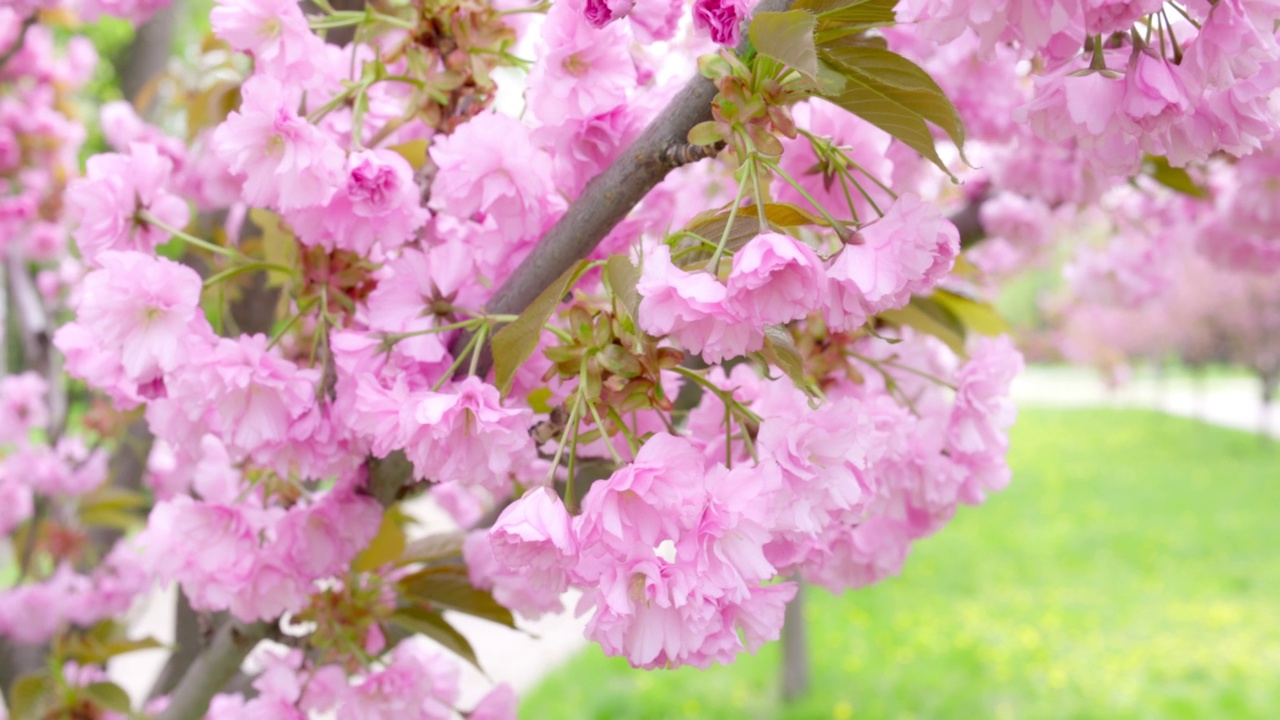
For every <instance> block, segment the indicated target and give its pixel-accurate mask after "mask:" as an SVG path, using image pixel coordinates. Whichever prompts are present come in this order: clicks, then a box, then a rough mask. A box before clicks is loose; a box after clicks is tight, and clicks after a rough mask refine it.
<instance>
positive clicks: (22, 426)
mask: <svg viewBox="0 0 1280 720" xmlns="http://www.w3.org/2000/svg"><path fill="white" fill-rule="evenodd" d="M48 392H49V384H48V383H47V382H45V380H44V378H42V377H40V375H39V374H37V373H34V372H31V371H27V372H24V373H21V374H19V375H6V376H4V377H3V378H0V444H3V443H22V442H25V441H26V439H27V434H28V433H29V432H30V431H31V430H32V428H42V427H44V426H45V424H46V423H48V422H49V406H48V403H47V402H46V401H45V395H46V394H47V393H48Z"/></svg>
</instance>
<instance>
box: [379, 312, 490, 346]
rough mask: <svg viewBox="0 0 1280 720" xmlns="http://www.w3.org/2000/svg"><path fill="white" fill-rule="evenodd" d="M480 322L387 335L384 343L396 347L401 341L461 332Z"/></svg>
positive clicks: (465, 321) (450, 324) (383, 338)
mask: <svg viewBox="0 0 1280 720" xmlns="http://www.w3.org/2000/svg"><path fill="white" fill-rule="evenodd" d="M480 322H481V320H480V319H479V318H472V319H470V320H463V321H461V322H456V323H449V324H448V325H440V326H438V327H430V328H427V329H426V330H413V331H411V332H402V333H387V334H386V335H383V336H382V341H383V342H386V343H391V344H393V345H394V344H395V343H398V342H400V341H401V340H407V339H409V338H412V337H421V336H423V335H434V334H435V333H442V332H449V331H450V330H460V329H462V328H469V327H472V326H473V325H476V324H478V323H480Z"/></svg>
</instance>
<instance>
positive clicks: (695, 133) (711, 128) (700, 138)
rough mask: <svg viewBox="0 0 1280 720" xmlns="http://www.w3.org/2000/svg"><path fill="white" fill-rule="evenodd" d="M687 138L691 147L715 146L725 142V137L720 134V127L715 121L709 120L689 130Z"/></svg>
mask: <svg viewBox="0 0 1280 720" xmlns="http://www.w3.org/2000/svg"><path fill="white" fill-rule="evenodd" d="M686 138H687V139H688V141H689V144H690V145H715V144H716V143H718V142H720V141H721V140H724V135H722V134H720V126H719V125H718V124H717V123H716V121H715V120H707V121H706V122H700V123H698V124H697V125H694V126H693V127H691V128H689V134H688V135H687V136H686Z"/></svg>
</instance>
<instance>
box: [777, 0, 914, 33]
mask: <svg viewBox="0 0 1280 720" xmlns="http://www.w3.org/2000/svg"><path fill="white" fill-rule="evenodd" d="M801 3H804V4H805V5H809V4H813V5H821V6H823V9H817V8H814V9H813V12H815V13H818V26H819V27H820V28H821V29H823V30H829V29H836V28H841V29H843V28H856V29H858V30H866V29H869V28H873V27H882V26H884V25H892V24H893V23H894V22H896V21H897V18H896V16H895V13H894V8H895V6H896V5H897V4H898V0H854V1H853V2H841V0H814V1H813V2H812V3H808V2H805V0H801V2H798V3H796V4H795V5H794V7H796V8H800V9H804V8H801V7H800V6H801Z"/></svg>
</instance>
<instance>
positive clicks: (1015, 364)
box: [947, 335, 1023, 502]
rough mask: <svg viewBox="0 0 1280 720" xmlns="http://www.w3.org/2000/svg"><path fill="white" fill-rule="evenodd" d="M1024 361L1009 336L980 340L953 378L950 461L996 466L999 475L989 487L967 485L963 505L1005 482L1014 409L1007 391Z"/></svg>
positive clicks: (1015, 413) (988, 478)
mask: <svg viewBox="0 0 1280 720" xmlns="http://www.w3.org/2000/svg"><path fill="white" fill-rule="evenodd" d="M1022 366H1023V363H1022V355H1021V354H1020V353H1019V352H1018V351H1017V349H1016V348H1015V347H1014V345H1013V341H1011V340H1010V339H1009V337H1008V336H1006V335H1002V336H1000V337H996V338H985V337H984V338H979V339H978V340H977V341H976V342H974V344H973V346H972V348H971V350H970V355H969V362H967V363H965V364H964V366H962V367H961V368H960V370H959V371H958V372H957V373H956V382H957V386H958V387H957V389H956V403H955V409H954V410H953V411H952V413H951V422H950V427H949V428H948V431H947V444H948V447H949V449H950V451H951V454H952V456H953V457H956V458H957V459H959V460H960V461H961V462H963V463H965V464H970V463H973V464H981V465H989V464H995V465H997V466H998V467H999V468H1002V470H998V471H996V472H995V473H990V474H986V475H984V476H983V477H984V479H987V480H989V481H990V482H987V483H969V484H968V485H967V487H966V497H965V501H966V502H981V501H982V498H983V497H984V496H985V492H984V491H986V490H998V489H1000V488H1001V487H1003V486H1004V485H1005V484H1006V483H1007V482H1008V480H1009V472H1008V467H1007V465H1005V463H1004V456H1005V454H1006V453H1007V452H1008V449H1009V435H1008V431H1009V427H1010V426H1011V425H1013V421H1014V418H1015V417H1016V416H1017V408H1016V407H1015V406H1014V404H1013V401H1012V400H1011V399H1010V398H1009V385H1010V383H1012V382H1013V379H1014V378H1015V377H1017V375H1018V373H1020V372H1022Z"/></svg>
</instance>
